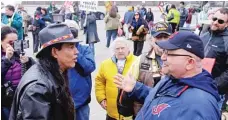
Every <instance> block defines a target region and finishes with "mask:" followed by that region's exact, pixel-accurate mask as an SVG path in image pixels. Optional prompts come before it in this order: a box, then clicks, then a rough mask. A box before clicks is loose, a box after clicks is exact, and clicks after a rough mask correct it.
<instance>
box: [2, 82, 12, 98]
mask: <svg viewBox="0 0 228 120" xmlns="http://www.w3.org/2000/svg"><path fill="white" fill-rule="evenodd" d="M12 86H13V85H12V82H11V81H7V82H6V83H4V84H3V86H2V87H3V90H5V95H6V96H7V97H13V95H14V90H13V88H12Z"/></svg>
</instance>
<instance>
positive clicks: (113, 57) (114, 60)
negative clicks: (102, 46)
mask: <svg viewBox="0 0 228 120" xmlns="http://www.w3.org/2000/svg"><path fill="white" fill-rule="evenodd" d="M132 56H133V54H132V53H129V54H128V56H127V57H126V60H128V59H131V58H132ZM111 60H112V61H113V62H114V63H115V64H116V63H117V61H118V59H117V58H116V56H115V55H113V56H112V57H111Z"/></svg>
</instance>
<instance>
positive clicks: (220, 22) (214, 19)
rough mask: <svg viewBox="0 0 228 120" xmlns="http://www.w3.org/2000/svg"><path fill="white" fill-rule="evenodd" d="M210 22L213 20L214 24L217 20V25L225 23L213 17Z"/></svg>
mask: <svg viewBox="0 0 228 120" xmlns="http://www.w3.org/2000/svg"><path fill="white" fill-rule="evenodd" d="M212 20H213V21H214V22H215V21H217V20H218V23H219V24H223V23H225V21H224V20H222V19H218V18H217V17H213V18H212Z"/></svg>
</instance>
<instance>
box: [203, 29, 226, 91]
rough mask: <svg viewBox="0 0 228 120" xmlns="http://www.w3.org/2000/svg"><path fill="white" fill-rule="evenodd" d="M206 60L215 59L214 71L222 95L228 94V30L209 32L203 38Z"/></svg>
mask: <svg viewBox="0 0 228 120" xmlns="http://www.w3.org/2000/svg"><path fill="white" fill-rule="evenodd" d="M201 39H202V41H203V44H204V53H205V54H204V55H205V57H206V58H215V59H216V62H215V65H214V67H213V69H212V72H211V74H212V76H213V78H214V79H215V81H216V83H217V85H218V90H219V93H220V94H225V93H228V29H227V28H226V29H225V30H224V31H220V32H212V31H209V32H207V33H205V34H203V35H202V36H201Z"/></svg>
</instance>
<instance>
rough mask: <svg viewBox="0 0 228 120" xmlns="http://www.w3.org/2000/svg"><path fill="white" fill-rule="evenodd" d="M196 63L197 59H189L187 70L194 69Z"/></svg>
mask: <svg viewBox="0 0 228 120" xmlns="http://www.w3.org/2000/svg"><path fill="white" fill-rule="evenodd" d="M195 64H196V61H195V59H189V60H188V63H187V66H186V69H187V70H191V69H193V68H194V65H195Z"/></svg>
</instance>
